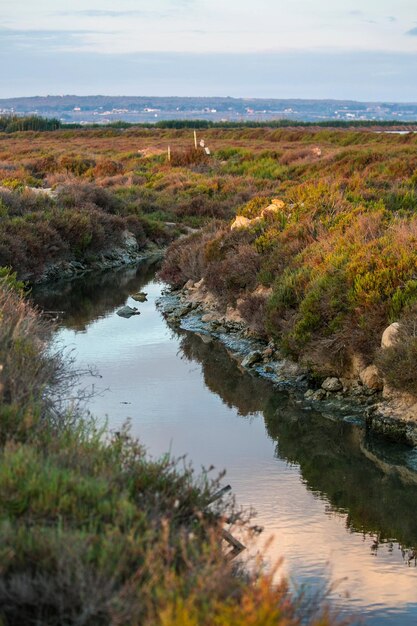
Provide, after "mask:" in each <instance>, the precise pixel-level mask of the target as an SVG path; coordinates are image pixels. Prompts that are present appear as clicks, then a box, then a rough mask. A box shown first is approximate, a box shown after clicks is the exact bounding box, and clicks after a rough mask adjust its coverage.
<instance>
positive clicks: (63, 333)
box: [34, 264, 417, 626]
mask: <svg viewBox="0 0 417 626" xmlns="http://www.w3.org/2000/svg"><path fill="white" fill-rule="evenodd" d="M154 274H155V268H154V267H152V265H146V264H144V265H142V266H140V267H139V268H138V269H128V270H123V271H119V272H107V273H105V274H102V275H99V276H87V277H85V278H83V279H79V280H77V281H74V282H72V283H70V284H69V283H66V284H62V285H56V286H55V287H54V288H53V289H51V288H49V289H47V290H46V289H42V290H40V289H38V290H37V291H35V293H34V298H35V300H36V301H37V303H38V304H39V305H40V306H42V307H44V308H45V309H47V310H51V311H62V315H61V317H62V323H61V330H60V331H59V333H58V339H59V340H60V341H61V342H62V343H63V344H64V345H66V346H70V347H73V348H74V349H75V354H76V360H77V364H79V365H80V366H81V367H84V366H86V365H89V364H92V365H94V366H95V367H97V368H98V370H99V372H100V375H101V376H102V378H101V379H91V380H88V378H86V381H85V384H86V385H87V384H94V385H95V387H96V388H97V389H99V390H103V393H101V394H100V395H97V396H96V397H95V398H94V399H93V400H92V401H91V406H90V408H91V410H92V412H93V413H95V414H96V415H97V416H99V417H102V418H103V419H104V418H105V416H108V421H109V425H110V427H111V428H113V429H117V428H119V427H120V426H121V425H122V424H123V423H124V422H125V421H126V419H127V418H130V419H131V424H132V430H133V433H134V434H135V435H137V436H138V437H139V438H140V439H141V441H142V442H144V443H145V444H146V446H147V447H148V449H149V451H150V453H151V454H152V455H154V456H159V455H161V454H163V453H166V452H167V451H170V452H171V453H172V455H174V456H180V455H182V454H184V453H187V455H188V458H189V459H190V460H192V461H193V463H194V465H195V467H196V468H199V467H201V466H203V467H209V466H210V465H212V464H213V465H215V466H216V468H217V469H218V470H222V469H226V470H227V482H229V483H230V484H231V485H232V487H233V491H234V493H235V494H236V496H237V498H238V501H239V503H240V504H241V505H243V506H251V507H254V508H255V509H256V511H257V513H258V515H257V519H256V522H257V524H259V525H261V526H263V527H264V528H265V531H264V533H263V536H264V537H265V539H266V538H268V537H270V536H271V535H273V536H274V542H273V544H272V547H271V548H269V552H268V554H269V556H270V557H271V559H272V560H274V559H277V558H278V557H280V556H283V557H284V559H285V560H284V565H283V568H282V571H283V573H286V574H288V575H289V576H290V577H291V578H292V579H293V580H294V582H295V584H297V585H299V584H304V583H307V584H308V585H309V588H310V589H322V588H323V587H324V586H328V585H329V584H330V585H335V588H334V590H333V591H332V594H331V597H332V599H333V601H334V602H335V603H336V604H337V605H338V606H339V607H340V609H341V610H342V611H344V610H348V611H351V612H354V613H355V615H356V616H359V617H358V618H357V622H356V623H364V624H369V625H372V626H376V625H384V626H385V625H386V626H388V625H389V626H394V625H395V626H409V625H411V624H412V625H416V624H417V567H416V559H415V552H414V546H417V513H416V504H417V451H415V450H411V449H408V448H403V447H401V446H396V445H391V444H386V443H383V442H381V441H378V440H375V439H372V438H369V437H368V436H366V435H365V433H364V432H363V430H362V429H361V428H359V427H358V426H355V425H353V424H347V423H344V422H341V421H339V420H337V419H332V416H326V417H324V416H322V415H320V414H319V413H316V412H313V411H306V410H303V408H302V407H300V406H299V405H297V404H296V403H295V402H294V401H291V400H290V399H289V398H288V397H287V396H286V394H282V393H278V392H277V391H275V390H274V388H273V387H272V385H270V384H269V383H266V382H264V381H262V380H260V379H259V378H255V377H252V376H250V375H249V374H245V373H242V372H241V371H240V370H239V369H238V368H237V366H236V364H235V363H234V362H233V361H232V360H231V359H230V358H229V357H228V355H227V353H226V351H225V350H224V348H223V347H222V346H221V345H219V344H218V343H216V342H211V343H208V344H206V343H203V341H202V339H201V338H200V337H198V336H196V335H193V334H189V333H185V332H184V333H177V332H174V331H173V330H172V329H170V328H169V327H168V326H167V324H166V322H165V321H164V319H163V318H162V316H161V315H160V313H159V312H158V311H157V309H156V307H155V299H157V298H158V297H159V296H160V293H161V289H162V288H163V285H161V284H158V283H157V282H155V279H154ZM142 289H144V290H145V291H146V292H147V293H148V302H145V303H143V304H139V305H137V303H136V302H135V301H134V300H132V299H131V298H130V294H133V293H135V292H136V291H139V290H142ZM125 303H127V304H130V305H131V306H139V308H140V311H141V315H140V316H135V317H132V318H130V319H128V320H127V319H123V318H120V317H119V316H117V315H116V311H117V310H118V309H119V308H120V307H121V306H123V305H124V304H125ZM104 390H106V391H104Z"/></svg>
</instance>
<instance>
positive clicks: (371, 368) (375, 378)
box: [359, 365, 383, 391]
mask: <svg viewBox="0 0 417 626" xmlns="http://www.w3.org/2000/svg"><path fill="white" fill-rule="evenodd" d="M359 378H360V380H361V382H362V385H364V386H365V387H367V388H368V389H373V390H375V391H381V389H382V387H383V380H382V377H381V375H380V373H379V370H378V368H377V367H376V365H368V367H365V369H364V370H362V371H361V373H360V374H359Z"/></svg>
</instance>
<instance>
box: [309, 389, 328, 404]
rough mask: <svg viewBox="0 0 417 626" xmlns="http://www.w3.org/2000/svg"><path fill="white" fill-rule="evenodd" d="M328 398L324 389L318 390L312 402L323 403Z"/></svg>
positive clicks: (312, 397)
mask: <svg viewBox="0 0 417 626" xmlns="http://www.w3.org/2000/svg"><path fill="white" fill-rule="evenodd" d="M326 397H327V392H326V391H325V390H324V389H317V391H315V392H314V393H313V395H312V396H311V400H316V401H317V402H321V401H322V400H324V399H325V398H326Z"/></svg>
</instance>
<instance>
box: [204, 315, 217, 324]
mask: <svg viewBox="0 0 417 626" xmlns="http://www.w3.org/2000/svg"><path fill="white" fill-rule="evenodd" d="M201 321H202V322H204V323H205V324H207V323H210V322H218V321H219V320H218V317H217V315H215V314H214V313H205V314H204V315H203V316H202V318H201Z"/></svg>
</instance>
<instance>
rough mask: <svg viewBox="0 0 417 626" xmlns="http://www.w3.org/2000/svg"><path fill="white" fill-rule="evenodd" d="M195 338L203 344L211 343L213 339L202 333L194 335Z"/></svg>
mask: <svg viewBox="0 0 417 626" xmlns="http://www.w3.org/2000/svg"><path fill="white" fill-rule="evenodd" d="M196 335H197V337H200V339H201V341H202V342H203V343H205V344H208V343H212V341H213V338H212V337H211V336H210V335H205V334H204V333H196Z"/></svg>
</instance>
